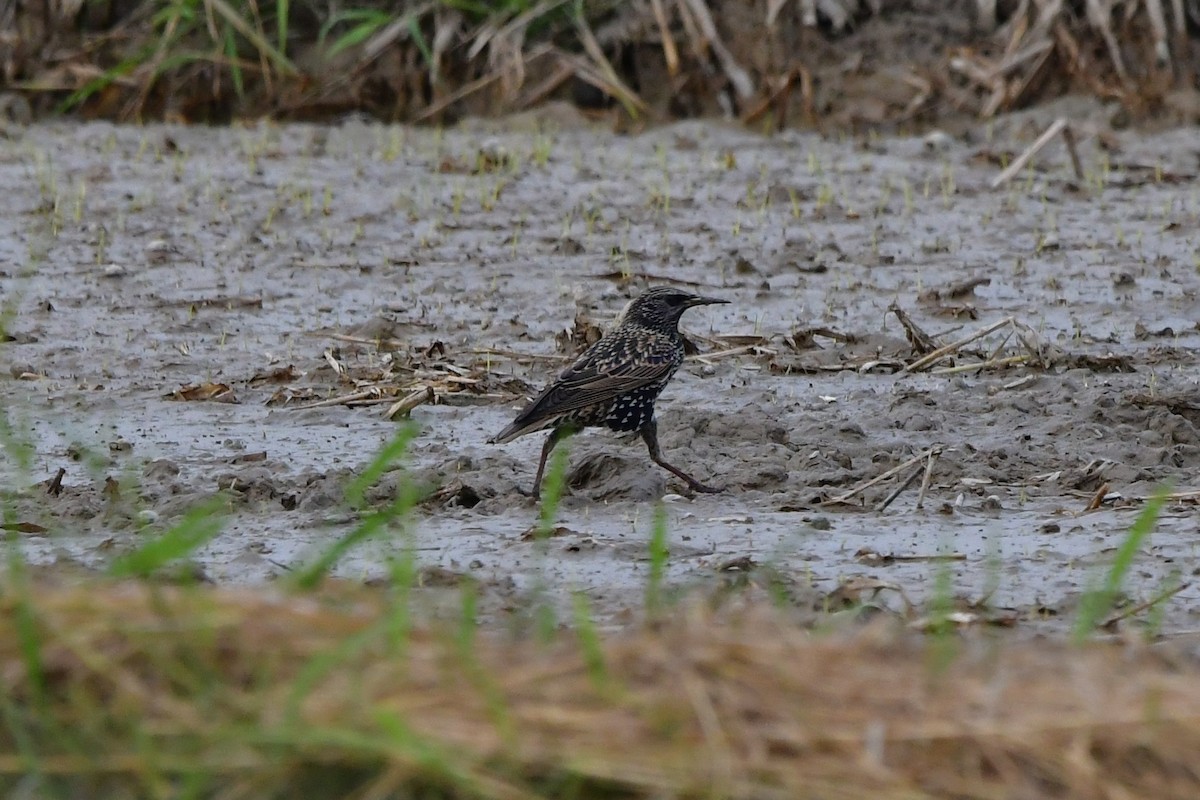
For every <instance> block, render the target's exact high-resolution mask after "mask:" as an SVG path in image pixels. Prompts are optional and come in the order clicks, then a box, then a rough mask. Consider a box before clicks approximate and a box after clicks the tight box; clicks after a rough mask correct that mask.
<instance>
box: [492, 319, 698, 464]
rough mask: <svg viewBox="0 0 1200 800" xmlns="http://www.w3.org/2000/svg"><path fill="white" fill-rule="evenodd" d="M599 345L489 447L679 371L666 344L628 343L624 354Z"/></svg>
mask: <svg viewBox="0 0 1200 800" xmlns="http://www.w3.org/2000/svg"><path fill="white" fill-rule="evenodd" d="M600 344H602V342H597V343H596V345H593V346H592V348H591V349H589V350H588V351H587V352H585V353H584V354H583V355H582V356H580V357H579V360H578V361H576V362H575V363H574V364H572V365H571V366H569V367H567V368H566V369H565V370H563V371H562V373H560V374H559V376H558V379H557V380H555V381H554V383H552V384H550V385H549V386H547V387H546V388H545V389H544V390H543V391H542V393H541V394H539V395H538V396H537V397H535V398H534V399H533V400H532V401H531V402H530V403H529V405H528V406H526V408H525V410H524V411H522V412H521V413H520V414H519V415H518V416H517V418H516V419H515V420H513V422H512V424H511V425H509V426H508V427H507V428H505V429H504V430H503V431H502V432H501V433H500V434H498V435H497V436H496V438H495V439H494V440H493V441H496V442H503V441H508V440H510V439H514V438H516V437H517V436H520V435H522V434H523V433H529V432H532V431H536V430H540V429H542V428H544V427H546V424H547V423H548V422H549V421H550V420H553V419H555V418H556V417H559V416H561V415H563V414H568V413H570V412H572V411H578V410H580V409H583V408H588V407H589V406H593V405H598V404H600V403H603V402H605V401H608V400H612V399H614V398H616V397H618V396H620V395H623V394H627V393H628V392H631V391H633V390H635V389H639V388H641V387H643V386H647V385H649V384H653V383H658V382H659V381H662V380H666V379H667V378H669V377H670V376H671V373H672V372H673V371H674V370H675V368H676V367H677V366H678V364H677V362H676V357H677V355H676V351H675V348H674V347H673V346H672V344H671V342H669V341H657V340H653V339H652V340H649V341H646V340H642V341H640V342H637V343H633V342H631V343H630V346H629V349H628V350H626V351H624V352H622V351H620V350H615V351H614V350H612V349H611V348H602V347H599V346H598V345H600ZM634 348H636V351H635V350H634Z"/></svg>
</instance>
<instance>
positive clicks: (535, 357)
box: [467, 347, 571, 362]
mask: <svg viewBox="0 0 1200 800" xmlns="http://www.w3.org/2000/svg"><path fill="white" fill-rule="evenodd" d="M467 352H468V353H471V354H472V355H477V356H499V357H500V358H511V359H513V360H514V361H560V362H561V361H570V360H571V357H570V356H556V355H548V354H544V353H518V352H517V351H516V350H501V349H500V348H498V347H480V348H476V349H474V350H468V351H467Z"/></svg>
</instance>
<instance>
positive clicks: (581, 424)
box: [488, 286, 729, 498]
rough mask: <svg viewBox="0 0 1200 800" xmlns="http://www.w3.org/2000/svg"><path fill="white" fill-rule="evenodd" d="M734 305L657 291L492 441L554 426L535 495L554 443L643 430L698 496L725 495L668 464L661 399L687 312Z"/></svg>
mask: <svg viewBox="0 0 1200 800" xmlns="http://www.w3.org/2000/svg"><path fill="white" fill-rule="evenodd" d="M728 302H729V301H728V300H718V299H716V298H712V297H701V296H700V295H696V294H692V293H691V292H685V291H683V290H682V289H675V288H671V287H666V286H659V287H656V288H653V289H650V290H649V291H647V292H646V293H645V294H643V295H641V296H640V297H638V298H637V299H635V300H634V301H633V302H631V303H630V304H629V305H628V306H626V307H625V310H624V311H623V312H622V313H621V316H620V318H619V319H618V320H617V323H616V326H615V327H614V328H613V329H612V330H611V331H609V332H608V333H607V334H605V335H604V336H603V337H602V338H601V339H600V341H598V342H596V343H595V344H594V345H592V346H591V347H589V348H588V349H587V350H586V351H584V353H583V355H581V356H580V357H579V358H578V359H577V360H576V361H575V363H574V364H572V365H571V366H569V367H567V368H566V369H565V370H563V371H562V373H561V374H559V376H558V379H557V380H555V381H554V382H553V383H551V384H550V385H549V386H547V387H546V388H545V389H544V390H543V391H542V393H541V394H539V395H538V396H537V397H535V398H534V399H533V400H532V401H530V403H529V405H527V406H526V407H525V408H524V409H523V410H522V411H521V413H520V414H518V415H517V418H516V419H514V420H513V421H512V424H511V425H509V426H508V427H507V428H505V429H504V430H502V431H500V433H498V434H496V436H494V437H492V438H491V439H489V440H488V441H489V442H490V443H492V444H503V443H504V442H511V441H512V440H513V439H516V438H517V437H518V436H524V435H525V434H527V433H534V432H535V431H541V430H546V429H547V428H549V429H550V435H549V436H548V437H546V443H545V444H544V445H543V446H542V457H541V460H540V461H539V462H538V468H537V475H536V476H535V477H534V479H533V496H534V497H535V498H536V497H537V496H538V494H539V492H540V490H541V486H542V473H543V472H544V471H545V469H546V459H547V458H549V456H550V451H552V450H553V449H554V446H555V445H556V444H558V443H559V442H560V441H562V440H563V439H565V438H566V437H567V436H570V435H571V434H573V433H576V432H577V431H579V430H581V429H583V428H592V427H604V428H609V429H610V430H614V431H618V432H622V433H632V432H635V431H636V432H637V433H639V434H641V436H642V439H643V440H644V441H645V442H646V447H647V448H648V449H649V451H650V458H651V459H652V460H653V461H654V463H656V464H658V465H659V466H660V467H662V468H663V469H665V470H667V471H668V472H670V473H672V474H674V475H676V476H677V477H679V478H681V479H682V480H683V481H685V482H686V483H687V485H688V486H689V487H690V488H691V489H692V491H694V492H719V491H721V488H720V487H713V486H706V485H704V484H703V483H701V482H700V481H698V480H696V479H695V478H693V477H691V476H690V475H688V474H687V473H685V472H684V471H683V470H681V469H678V468H677V467H673V466H671V465H670V464H668V463H667V462H666V461H665V460H664V459H663V457H662V452H661V451H660V450H659V447H658V424H657V423H656V422H655V419H654V401H655V400H657V399H658V395H659V394H660V393H661V392H662V390H663V387H665V386H666V385H667V382H668V381H670V380H671V377H672V376H673V375H674V374H675V371H676V370H677V369H679V365H680V364H682V363H683V336H682V335H681V334H680V333H679V318H680V317H681V316H682V315H683V312H684V311H687V310H688V309H689V308H692V307H694V306H705V305H712V304H714V303H728Z"/></svg>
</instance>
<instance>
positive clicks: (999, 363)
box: [929, 353, 1029, 375]
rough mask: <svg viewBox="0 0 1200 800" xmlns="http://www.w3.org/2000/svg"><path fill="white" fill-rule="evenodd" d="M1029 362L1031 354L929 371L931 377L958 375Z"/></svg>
mask: <svg viewBox="0 0 1200 800" xmlns="http://www.w3.org/2000/svg"><path fill="white" fill-rule="evenodd" d="M1028 360H1029V354H1028V353H1026V354H1025V355H1020V356H1007V357H1005V358H990V359H988V360H987V361H979V362H977V363H974V364H959V365H958V366H957V367H941V368H940V369H931V370H929V374H930V375H957V374H958V373H960V372H972V371H974V370H977V369H988V368H989V367H1011V366H1013V365H1015V364H1024V363H1025V362H1026V361H1028Z"/></svg>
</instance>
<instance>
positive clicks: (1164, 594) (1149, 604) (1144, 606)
mask: <svg viewBox="0 0 1200 800" xmlns="http://www.w3.org/2000/svg"><path fill="white" fill-rule="evenodd" d="M1191 585H1192V584H1191V583H1190V582H1189V583H1181V584H1179V585H1178V586H1176V587H1174V588H1173V589H1165V590H1163V591H1161V592H1159V593H1158V594H1156V595H1155V596H1154V597H1152V598H1150V599H1149V600H1147V601H1146V602H1144V603H1138V604H1137V605H1136V606H1133V607H1132V608H1127V609H1125V610H1124V611H1122V612H1120V613H1119V614H1114V615H1113V616H1111V617H1109V618H1108V619H1106V620H1104V622H1102V623H1100V627H1101V628H1111V627H1112V626H1113V625H1116V624H1117V623H1118V622H1120V621H1121V620H1123V619H1128V618H1129V617H1132V616H1135V615H1137V614H1140V613H1142V612H1143V611H1147V610H1149V609H1151V608H1154V607H1155V606H1156V605H1158V604H1159V603H1161V602H1162V601H1164V600H1170V599H1171V598H1172V597H1174V596H1175V595H1177V594H1179V593H1180V592H1182V591H1183V590H1184V589H1188V588H1191Z"/></svg>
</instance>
